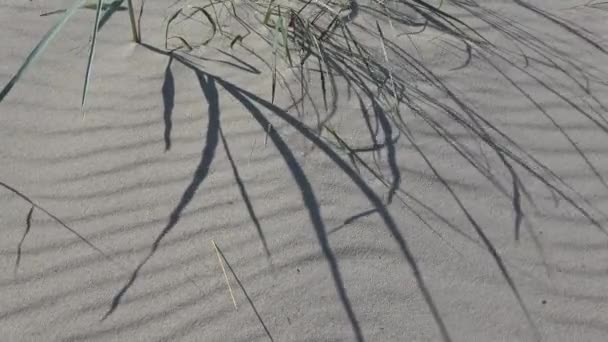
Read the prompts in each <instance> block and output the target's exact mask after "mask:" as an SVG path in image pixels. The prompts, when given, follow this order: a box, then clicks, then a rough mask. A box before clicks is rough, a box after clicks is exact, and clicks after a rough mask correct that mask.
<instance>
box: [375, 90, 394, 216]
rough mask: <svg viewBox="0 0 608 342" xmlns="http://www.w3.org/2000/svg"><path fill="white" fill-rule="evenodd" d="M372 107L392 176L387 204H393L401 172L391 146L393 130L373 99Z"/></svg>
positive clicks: (392, 145)
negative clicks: (380, 131) (380, 129)
mask: <svg viewBox="0 0 608 342" xmlns="http://www.w3.org/2000/svg"><path fill="white" fill-rule="evenodd" d="M372 106H373V109H374V113H375V114H376V117H377V118H378V121H379V122H380V126H381V127H382V131H383V132H384V145H385V146H386V152H387V159H388V165H389V167H390V169H391V173H392V175H393V181H392V183H391V187H390V189H389V192H388V199H387V204H391V203H392V202H393V197H394V196H395V192H396V191H397V189H399V187H400V186H401V171H399V166H398V165H397V153H396V151H395V145H394V144H393V141H392V138H393V128H392V126H391V123H390V121H389V120H388V118H387V116H386V114H385V113H384V111H383V110H382V108H380V104H378V102H377V101H376V100H375V99H372Z"/></svg>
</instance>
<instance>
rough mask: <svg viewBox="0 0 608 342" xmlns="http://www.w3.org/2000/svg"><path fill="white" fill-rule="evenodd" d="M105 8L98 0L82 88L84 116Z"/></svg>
mask: <svg viewBox="0 0 608 342" xmlns="http://www.w3.org/2000/svg"><path fill="white" fill-rule="evenodd" d="M102 6H103V0H97V10H96V11H95V23H94V24H93V25H94V26H93V37H92V38H91V48H90V49H89V59H88V61H87V71H86V73H85V75H84V86H83V87H82V102H81V103H80V110H81V111H82V115H83V116H84V105H85V102H86V99H87V92H88V90H89V83H90V82H89V81H90V79H91V72H92V71H93V57H95V45H96V42H97V31H98V29H99V19H100V17H101V7H102Z"/></svg>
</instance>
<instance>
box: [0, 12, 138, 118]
mask: <svg viewBox="0 0 608 342" xmlns="http://www.w3.org/2000/svg"><path fill="white" fill-rule="evenodd" d="M122 1H123V0H118V1H114V2H113V3H111V4H109V5H108V6H105V5H104V0H96V4H95V7H94V8H95V19H94V22H93V31H92V36H91V41H90V43H89V44H90V47H89V57H88V59H87V65H86V72H85V77H84V84H83V87H82V99H81V107H80V109H81V111H82V113H83V115H84V110H85V104H86V97H87V93H88V89H89V81H90V79H91V72H92V70H93V58H94V56H95V45H96V42H97V33H98V31H99V28H100V23H102V22H104V21H106V20H107V19H108V17H109V16H110V15H111V14H112V13H114V11H116V9H117V8H118V7H119V6H120V3H122ZM86 4H87V0H76V1H75V2H74V3H73V4H72V6H70V7H69V8H67V9H66V10H65V12H63V14H62V15H61V18H60V19H59V20H58V21H57V23H55V25H53V27H51V29H50V30H49V31H48V32H47V33H46V34H45V35H44V36H43V37H42V39H41V40H40V41H39V42H38V44H37V45H36V46H35V47H34V49H33V50H32V51H31V52H30V53H29V55H28V56H27V57H26V58H25V60H24V61H23V64H21V66H20V67H19V69H18V70H17V72H16V73H15V75H14V76H13V77H12V78H11V79H10V80H9V81H8V83H7V84H6V85H5V86H4V88H2V91H1V92H0V103H1V102H2V101H4V99H5V98H6V96H7V95H8V94H9V92H10V91H11V90H12V89H13V87H14V86H15V84H16V83H17V82H18V81H19V80H20V79H21V77H22V76H23V75H24V74H25V72H26V71H28V70H29V69H30V68H31V67H32V66H33V65H34V63H35V62H36V60H38V58H40V57H41V56H42V54H43V53H44V52H45V50H46V48H47V47H48V46H49V44H50V43H51V42H52V41H53V40H54V39H55V38H56V37H57V35H58V34H59V33H60V32H61V30H62V29H63V28H64V26H65V24H66V23H67V22H68V20H70V19H71V18H72V17H73V16H74V15H75V14H76V13H77V12H78V9H80V8H87V6H86ZM127 4H128V10H129V19H130V21H131V28H132V31H133V32H132V33H133V40H134V41H135V42H137V43H139V42H140V40H139V35H138V33H137V28H136V22H135V14H134V11H133V4H132V0H127ZM59 12H61V10H59V11H55V12H53V13H59ZM102 12H104V13H105V14H104V15H102Z"/></svg>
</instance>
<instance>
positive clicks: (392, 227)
mask: <svg viewBox="0 0 608 342" xmlns="http://www.w3.org/2000/svg"><path fill="white" fill-rule="evenodd" d="M143 46H144V47H146V48H148V49H149V50H150V51H153V52H156V53H160V54H163V55H167V54H168V53H167V52H165V51H163V50H160V49H158V48H156V47H153V46H150V45H147V44H143ZM176 59H178V60H179V61H180V62H181V63H182V64H183V65H184V66H186V67H189V68H191V69H193V70H198V69H197V67H196V66H195V65H193V63H191V62H190V61H188V60H187V59H186V58H184V57H181V56H176ZM199 72H201V71H199ZM207 75H208V77H213V79H215V80H216V82H217V83H218V84H221V85H222V86H223V87H224V88H225V89H226V90H229V91H230V92H231V93H232V94H234V95H237V96H238V97H237V99H243V100H245V103H248V104H249V105H250V106H252V103H251V102H249V101H248V100H247V99H250V100H252V101H255V102H256V103H258V104H260V105H261V106H262V107H265V108H267V109H269V110H270V111H271V112H272V113H274V114H275V115H277V116H278V117H279V118H281V120H283V121H285V122H286V123H288V124H289V125H291V126H292V127H294V128H295V129H296V130H297V131H298V132H299V133H300V134H302V135H303V136H304V137H305V138H307V139H308V140H310V141H311V142H312V143H313V144H314V145H315V146H317V147H318V148H319V149H320V150H321V151H322V152H323V153H324V154H325V155H327V156H328V157H329V158H330V159H331V160H332V161H333V162H334V163H335V164H336V166H337V167H338V168H339V169H340V170H342V172H344V174H346V175H347V176H348V177H349V178H350V179H351V180H352V181H353V183H354V184H355V185H356V186H357V187H358V188H359V189H360V190H361V192H362V193H363V194H364V195H365V196H366V198H368V200H369V201H370V202H371V204H372V205H373V207H374V208H376V210H377V211H378V214H379V215H380V217H381V218H382V220H383V222H384V225H385V227H386V228H387V229H388V231H389V232H390V233H391V235H392V236H393V238H394V239H395V241H396V243H397V245H398V247H399V249H400V250H401V252H402V254H403V256H404V258H405V261H406V262H407V264H408V265H409V266H410V268H411V271H412V274H413V276H414V280H415V282H416V285H417V287H418V289H419V290H420V292H421V294H422V296H423V298H424V300H425V302H426V304H427V305H428V307H429V310H430V312H431V315H432V316H433V319H434V321H435V323H436V324H437V327H438V329H439V333H440V336H441V337H442V339H443V340H444V341H451V337H450V335H449V333H448V330H447V328H446V326H445V324H444V322H443V319H442V318H441V314H440V313H439V310H438V308H437V306H436V305H435V302H434V300H433V298H432V295H431V293H430V291H429V289H428V288H427V286H426V283H425V281H424V278H423V276H422V273H421V270H420V268H419V267H418V263H417V262H416V259H415V258H414V255H413V254H412V252H411V251H410V249H409V247H408V244H407V242H406V241H405V238H404V237H403V235H402V234H401V232H400V231H399V229H398V227H397V224H396V223H395V221H394V219H393V218H392V216H391V215H390V214H389V212H388V210H387V208H386V207H385V206H384V203H383V201H382V199H381V198H380V197H379V196H378V195H377V194H376V193H375V192H374V190H373V189H372V188H371V187H370V186H369V185H368V184H367V183H366V182H365V180H364V179H363V178H361V176H360V175H359V174H358V173H357V172H356V171H355V170H354V169H353V168H351V167H350V166H349V164H348V162H346V161H345V160H343V159H342V158H341V157H340V156H339V155H338V153H337V152H336V151H334V150H333V149H332V148H331V147H330V146H329V145H328V144H326V143H325V142H324V141H323V140H322V139H321V138H320V137H319V136H317V134H316V133H315V132H314V130H312V129H310V128H308V127H307V126H306V125H304V124H303V123H302V122H300V121H299V120H298V119H297V118H295V117H293V116H291V115H290V114H289V113H287V112H285V111H284V110H282V109H281V108H279V107H278V106H276V105H274V104H272V103H270V102H269V101H266V100H264V99H262V98H260V97H258V96H256V95H254V94H252V93H250V92H248V91H246V90H243V89H240V88H239V87H237V86H236V85H234V84H232V83H230V82H227V81H224V80H222V79H220V78H218V77H216V76H213V75H210V74H207ZM253 108H254V109H255V110H254V111H253V112H252V114H255V115H256V116H257V117H260V118H261V119H262V120H263V122H264V121H266V120H265V118H264V117H263V116H262V115H261V113H260V112H259V110H258V109H257V108H256V107H255V106H253ZM266 127H267V126H264V128H266ZM271 133H273V134H272V135H271V137H274V136H275V134H276V133H274V132H273V131H271Z"/></svg>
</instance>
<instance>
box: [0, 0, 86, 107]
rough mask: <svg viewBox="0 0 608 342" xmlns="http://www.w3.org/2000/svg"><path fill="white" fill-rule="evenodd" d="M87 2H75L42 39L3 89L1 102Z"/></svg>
mask: <svg viewBox="0 0 608 342" xmlns="http://www.w3.org/2000/svg"><path fill="white" fill-rule="evenodd" d="M85 1H86V0H78V1H75V2H74V3H73V4H72V6H71V7H70V8H68V9H67V10H66V11H65V13H64V14H63V16H62V17H61V19H59V21H57V23H56V24H55V25H54V26H53V27H52V28H51V29H50V30H49V31H48V32H47V33H46V34H45V35H44V37H42V39H41V40H40V41H39V42H38V44H37V45H36V47H34V49H33V50H32V52H30V54H29V55H28V56H27V57H26V58H25V61H24V62H23V64H22V65H21V67H19V70H17V73H16V74H15V76H13V78H11V79H10V81H8V83H7V84H6V85H5V86H4V88H3V89H2V92H0V102H2V101H3V100H4V98H5V97H6V95H8V93H9V92H10V91H11V89H12V88H13V86H15V83H17V81H18V80H19V79H20V78H21V76H22V75H23V73H24V72H25V71H27V69H28V68H29V67H30V65H32V64H33V63H34V62H35V61H36V60H37V59H38V57H40V55H41V54H42V53H43V52H44V50H45V49H46V47H47V46H48V45H49V43H50V42H51V41H52V40H53V39H54V38H55V36H56V35H57V33H59V31H61V29H62V28H63V26H64V25H65V23H66V22H67V21H68V20H69V19H70V18H71V17H72V15H74V13H75V12H76V10H77V9H78V8H79V7H80V6H82V5H83V4H84V3H85Z"/></svg>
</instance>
